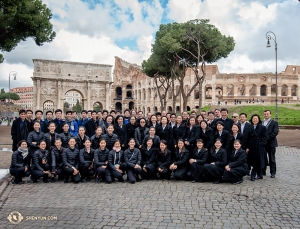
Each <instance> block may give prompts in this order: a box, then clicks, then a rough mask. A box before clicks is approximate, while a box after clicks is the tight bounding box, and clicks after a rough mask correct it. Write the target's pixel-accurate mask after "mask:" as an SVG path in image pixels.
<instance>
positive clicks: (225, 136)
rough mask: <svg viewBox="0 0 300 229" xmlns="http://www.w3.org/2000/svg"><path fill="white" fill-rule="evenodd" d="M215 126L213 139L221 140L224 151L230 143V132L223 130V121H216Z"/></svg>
mask: <svg viewBox="0 0 300 229" xmlns="http://www.w3.org/2000/svg"><path fill="white" fill-rule="evenodd" d="M216 127H217V131H216V132H215V141H216V139H221V140H222V148H223V149H225V151H226V152H228V150H229V145H230V134H229V132H228V131H227V130H224V123H223V122H221V121H218V122H217V123H216ZM227 158H228V157H227Z"/></svg>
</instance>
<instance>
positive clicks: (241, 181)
mask: <svg viewBox="0 0 300 229" xmlns="http://www.w3.org/2000/svg"><path fill="white" fill-rule="evenodd" d="M241 183H243V180H239V181H237V182H233V183H232V184H241Z"/></svg>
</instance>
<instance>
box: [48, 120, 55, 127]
mask: <svg viewBox="0 0 300 229" xmlns="http://www.w3.org/2000/svg"><path fill="white" fill-rule="evenodd" d="M51 124H54V125H55V127H56V123H55V122H54V121H51V122H49V124H48V126H50V125H51Z"/></svg>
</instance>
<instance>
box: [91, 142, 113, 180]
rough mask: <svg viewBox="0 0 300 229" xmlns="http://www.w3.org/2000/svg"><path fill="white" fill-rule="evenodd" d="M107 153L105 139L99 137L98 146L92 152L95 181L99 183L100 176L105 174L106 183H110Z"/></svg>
mask: <svg viewBox="0 0 300 229" xmlns="http://www.w3.org/2000/svg"><path fill="white" fill-rule="evenodd" d="M108 153H109V150H108V149H107V148H106V142H105V139H103V138H102V139H100V142H99V147H98V149H96V150H95V152H94V168H95V174H96V183H100V181H101V177H103V176H105V181H106V183H108V184H109V183H111V176H110V172H109V170H108V167H107V164H108Z"/></svg>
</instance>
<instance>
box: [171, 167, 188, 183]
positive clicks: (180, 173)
mask: <svg viewBox="0 0 300 229" xmlns="http://www.w3.org/2000/svg"><path fill="white" fill-rule="evenodd" d="M187 170H188V167H186V166H182V167H180V168H178V167H177V169H175V170H174V175H173V178H174V179H175V180H184V179H185V178H186V174H187V172H188V171H187Z"/></svg>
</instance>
